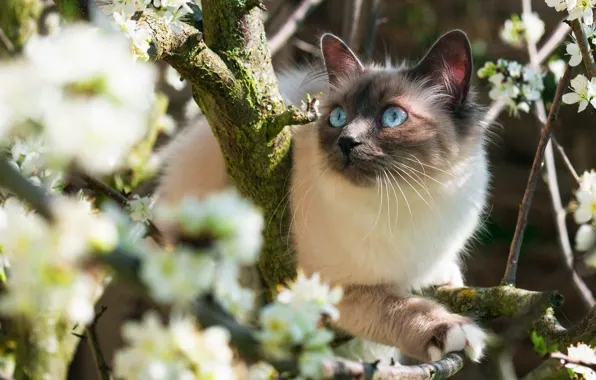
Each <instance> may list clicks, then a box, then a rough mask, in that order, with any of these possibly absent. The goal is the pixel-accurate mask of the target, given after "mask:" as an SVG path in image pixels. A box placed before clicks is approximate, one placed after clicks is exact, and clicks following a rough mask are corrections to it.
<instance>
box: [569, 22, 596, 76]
mask: <svg viewBox="0 0 596 380" xmlns="http://www.w3.org/2000/svg"><path fill="white" fill-rule="evenodd" d="M571 29H572V30H573V34H574V35H575V40H576V41H577V45H578V46H579V51H580V52H581V53H582V58H583V61H584V65H586V72H587V73H588V76H589V78H593V77H596V62H594V56H593V55H592V48H591V47H590V42H589V41H588V37H587V36H586V33H585V32H584V29H583V28H582V25H581V22H580V21H579V19H575V20H573V21H571ZM589 78H588V79H589Z"/></svg>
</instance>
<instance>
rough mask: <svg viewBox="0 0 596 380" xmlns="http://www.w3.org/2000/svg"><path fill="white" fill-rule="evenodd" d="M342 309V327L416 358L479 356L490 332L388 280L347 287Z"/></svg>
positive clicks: (476, 357) (475, 357) (436, 358)
mask: <svg viewBox="0 0 596 380" xmlns="http://www.w3.org/2000/svg"><path fill="white" fill-rule="evenodd" d="M339 309H340V319H339V323H338V324H339V327H341V328H343V329H345V330H346V331H348V332H349V333H351V334H354V335H359V336H363V337H365V338H368V339H371V340H374V341H377V342H379V343H383V344H387V345H392V346H395V347H397V348H398V349H400V351H402V352H403V353H404V354H406V355H408V356H411V357H413V358H416V359H418V360H422V361H426V362H429V361H436V360H438V359H440V358H441V357H443V356H444V355H445V354H447V353H449V352H455V351H461V350H465V351H466V354H467V355H468V356H469V357H470V359H472V360H474V361H479V360H480V359H481V358H482V355H483V351H484V348H485V347H486V337H487V336H486V333H485V332H484V331H483V330H482V329H481V328H480V327H478V325H476V324H475V323H474V322H473V321H472V320H471V319H469V318H467V317H463V316H461V315H458V314H454V313H450V312H449V311H447V310H446V309H445V308H444V307H443V306H441V305H439V304H437V303H435V302H433V301H431V300H428V299H425V298H420V297H412V296H407V295H400V294H398V293H397V292H396V291H395V290H394V289H393V288H392V287H391V286H388V285H352V286H345V287H344V297H343V299H342V301H341V303H340V305H339Z"/></svg>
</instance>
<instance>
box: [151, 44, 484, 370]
mask: <svg viewBox="0 0 596 380" xmlns="http://www.w3.org/2000/svg"><path fill="white" fill-rule="evenodd" d="M458 33H459V32H458ZM464 38H465V35H464ZM442 41H443V42H444V43H447V46H443V47H441V46H439V47H438V48H433V49H434V50H432V51H438V53H437V54H439V56H438V58H437V57H435V58H433V56H432V54H429V56H430V59H429V58H428V57H429V56H427V58H426V60H425V61H423V62H421V64H420V65H418V66H416V68H414V69H412V68H407V67H403V68H379V67H373V66H366V67H365V66H363V65H362V64H361V63H360V62H359V61H358V59H357V58H355V56H353V54H352V53H351V51H349V49H348V48H347V47H346V46H345V45H344V44H343V43H341V41H339V40H337V39H336V38H335V37H332V36H327V37H323V42H322V50H323V55H324V57H325V63H326V68H327V74H328V75H326V76H320V75H319V76H315V77H314V79H312V78H311V80H305V79H306V78H307V76H308V73H307V72H305V71H301V70H292V71H289V72H286V73H282V74H280V75H278V79H279V85H280V90H281V92H282V96H284V98H285V99H286V100H287V101H288V102H289V103H293V104H294V105H297V106H299V104H300V100H302V99H304V98H305V95H306V93H310V94H316V93H318V92H320V91H323V93H324V94H323V96H322V98H321V103H322V107H321V108H322V116H321V118H320V119H319V121H317V122H316V123H313V124H309V125H304V126H296V127H292V129H293V134H294V139H293V172H292V183H291V190H290V191H291V193H290V204H291V213H292V215H291V220H292V222H291V230H292V231H291V232H292V236H293V242H294V244H295V247H296V257H297V263H298V266H299V267H301V268H302V269H303V270H305V271H306V272H307V273H313V272H318V273H320V274H321V276H322V278H323V279H324V280H326V281H329V282H332V283H335V284H341V285H342V286H344V289H345V295H344V299H343V301H342V303H341V304H340V321H339V326H340V327H341V328H343V329H345V330H347V331H348V332H350V333H352V334H355V335H358V336H361V337H363V338H366V339H371V340H374V341H377V342H380V343H383V344H387V345H391V346H397V347H398V348H399V349H400V350H402V351H403V352H404V353H406V354H407V355H410V356H413V357H415V358H418V359H420V360H436V359H438V358H440V357H441V356H442V355H443V354H445V353H446V352H451V351H456V350H461V349H466V350H467V352H468V353H469V354H470V356H471V357H472V358H473V359H474V360H477V359H479V358H480V356H481V353H482V350H483V348H484V344H485V334H484V332H483V331H482V330H480V329H479V328H478V327H477V326H476V325H475V324H474V323H473V322H472V321H471V320H469V319H467V318H465V317H461V316H459V315H455V314H451V313H449V312H447V311H446V310H445V309H444V308H443V307H441V306H439V305H438V304H436V303H434V302H432V301H429V300H426V299H423V298H418V297H412V296H410V295H409V294H410V291H411V290H412V289H419V288H421V287H424V286H428V285H440V284H452V285H456V286H457V285H462V284H463V282H462V276H461V272H460V256H461V255H462V253H463V251H464V249H465V247H466V244H467V242H468V240H469V239H470V237H471V236H472V235H473V233H474V232H475V231H476V230H477V228H478V226H479V224H480V217H481V214H482V211H483V208H484V207H485V202H486V193H487V186H488V179H489V176H488V171H487V163H486V157H485V150H484V127H483V126H482V125H481V115H480V112H479V111H478V108H477V107H476V106H475V105H474V104H473V103H472V102H471V101H470V100H468V86H469V75H470V72H471V61H470V60H469V47H467V45H464V42H462V41H463V40H462V39H461V35H459V34H457V35H452V36H448V37H447V38H443V40H442ZM445 41H446V42H445ZM465 42H467V39H465ZM460 45H461V46H460ZM435 47H436V46H435ZM449 49H451V50H454V52H448V53H444V51H448V50H449ZM458 49H459V50H458ZM466 49H467V50H466ZM432 51H431V53H432ZM460 53H461V55H462V56H458V55H457V54H460ZM441 54H455V55H456V56H455V58H453V59H452V61H453V62H451V63H452V65H451V66H446V67H447V69H446V70H447V71H446V72H438V74H440V75H443V76H444V78H439V81H438V82H437V81H433V80H430V79H429V78H430V76H432V75H435V73H434V72H433V70H435V69H436V70H439V71H440V67H439V66H436V67H434V66H432V65H431V66H432V67H426V66H425V62H428V61H429V60H431V62H430V63H432V64H435V63H437V65H443V64H444V65H448V64H449V63H450V62H448V61H449V56H448V57H447V59H445V57H444V56H443V55H441ZM466 54H467V55H466ZM432 59H435V61H436V62H434V61H432ZM441 60H445V62H442V61H441ZM441 67H442V66H441ZM416 70H419V71H416ZM427 72H428V73H427ZM425 76H426V77H425ZM454 78H455V82H454V83H448V81H449V80H452V79H454ZM443 80H444V83H443V82H442V81H443ZM441 86H446V87H445V88H443V87H441ZM460 87H461V88H460ZM464 87H465V88H464ZM458 91H460V92H458ZM446 94H448V96H447V95H446ZM387 107H389V108H390V111H391V112H393V113H391V112H390V113H389V114H387V112H386V110H387V109H388V108H387ZM391 107H393V108H391ZM396 107H397V108H396ZM444 107H453V108H449V111H448V112H447V111H445V110H444V109H443V108H444ZM338 108H341V110H340V111H337V109H338ZM338 112H340V113H339V116H337V117H338V120H340V124H341V123H343V124H342V125H340V126H339V127H335V126H332V124H333V123H336V124H337V122H336V121H334V120H332V118H333V117H336V116H334V115H337V114H338ZM402 112H403V113H402ZM406 112H407V113H406ZM386 114H387V115H389V116H387V115H386ZM404 114H405V115H406V117H407V119H405V121H402V119H403V117H404V116H403V115H404ZM378 115H382V118H383V119H382V122H380V121H379V116H378ZM398 117H400V118H402V119H399V120H398V119H397V118H398ZM387 120H389V122H391V123H393V124H395V123H396V120H398V121H399V122H401V123H402V124H403V125H402V124H399V125H397V126H395V127H393V126H392V127H391V128H384V127H385V124H383V123H386V121H387ZM392 120H393V121H392ZM198 124H199V125H196V126H193V127H191V128H190V130H188V131H185V132H183V134H182V135H181V136H180V137H178V138H177V139H176V141H175V142H173V143H172V144H171V145H170V147H168V151H167V157H168V158H167V164H166V167H165V172H164V176H163V179H162V181H161V186H160V188H159V189H158V192H157V196H158V201H159V202H174V201H178V200H180V199H181V198H182V197H183V196H184V195H185V194H189V195H194V196H197V197H199V198H202V197H204V196H205V195H207V194H208V193H210V192H213V191H217V190H221V189H223V188H224V187H226V186H227V185H228V181H227V179H226V178H227V177H226V175H225V165H224V161H223V157H222V155H221V153H220V152H219V148H218V145H217V141H216V140H215V138H214V137H213V135H212V134H211V132H210V128H209V125H208V124H207V122H206V121H205V119H202V120H201V122H199V123H198ZM469 124H474V125H469ZM346 141H347V142H346ZM342 144H343V145H342ZM346 144H347V145H346ZM338 146H339V148H338ZM398 148H399V149H398ZM163 227H164V228H167V226H163ZM170 232H172V231H170Z"/></svg>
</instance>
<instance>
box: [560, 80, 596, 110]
mask: <svg viewBox="0 0 596 380" xmlns="http://www.w3.org/2000/svg"><path fill="white" fill-rule="evenodd" d="M571 87H572V89H573V92H570V93H567V94H565V95H563V102H565V103H567V104H575V103H578V102H579V108H578V111H577V112H582V111H583V110H585V109H586V107H587V106H588V103H591V104H592V106H593V107H596V77H595V78H592V80H591V81H588V78H586V77H585V76H583V75H582V74H578V75H577V76H576V77H575V78H573V79H572V80H571Z"/></svg>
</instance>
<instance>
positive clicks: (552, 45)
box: [535, 20, 571, 64]
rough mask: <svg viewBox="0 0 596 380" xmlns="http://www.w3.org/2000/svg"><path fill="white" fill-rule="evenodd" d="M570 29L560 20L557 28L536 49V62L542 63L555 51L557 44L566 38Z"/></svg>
mask: <svg viewBox="0 0 596 380" xmlns="http://www.w3.org/2000/svg"><path fill="white" fill-rule="evenodd" d="M570 31H571V29H570V28H569V25H567V24H566V23H565V22H563V20H561V22H560V23H559V26H557V29H555V31H554V32H552V33H551V35H550V36H549V37H548V39H547V40H546V42H545V43H544V44H543V45H542V47H540V49H538V52H537V53H536V60H535V61H536V62H537V63H538V64H542V62H544V61H545V60H546V59H547V58H548V57H549V56H550V55H551V54H552V53H553V51H555V49H556V48H557V46H559V44H561V42H563V41H564V40H565V39H566V38H567V36H568V35H569V32H570Z"/></svg>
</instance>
